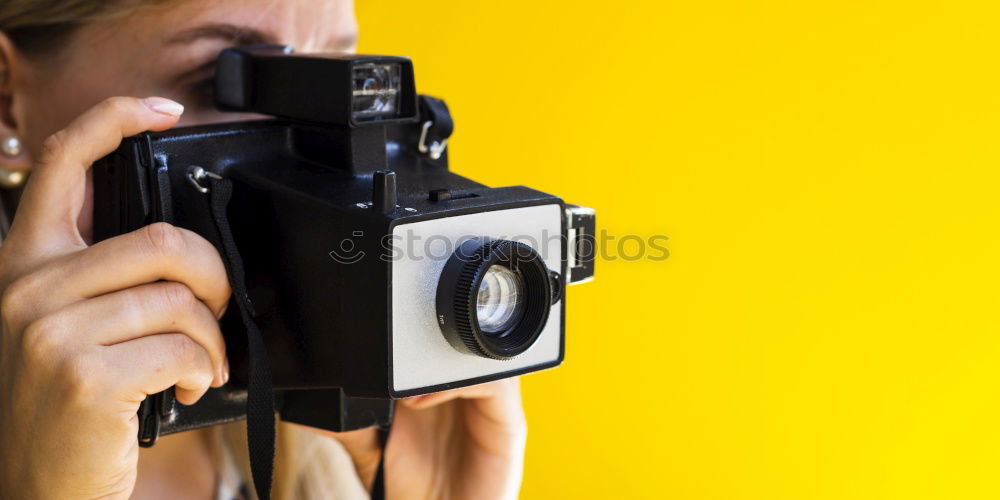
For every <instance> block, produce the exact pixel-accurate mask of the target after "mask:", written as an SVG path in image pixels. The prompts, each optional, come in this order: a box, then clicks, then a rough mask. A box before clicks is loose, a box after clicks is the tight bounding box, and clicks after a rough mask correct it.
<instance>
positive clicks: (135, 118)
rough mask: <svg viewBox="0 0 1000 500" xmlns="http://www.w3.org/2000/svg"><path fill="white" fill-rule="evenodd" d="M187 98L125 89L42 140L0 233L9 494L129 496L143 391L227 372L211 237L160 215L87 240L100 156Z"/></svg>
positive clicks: (223, 296) (2, 417) (198, 385)
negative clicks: (84, 224)
mask: <svg viewBox="0 0 1000 500" xmlns="http://www.w3.org/2000/svg"><path fill="white" fill-rule="evenodd" d="M182 109H183V108H181V107H180V105H178V104H176V103H174V102H173V101H168V100H166V99H161V98H147V99H142V100H140V99H136V98H127V97H116V98H112V99H108V100H106V101H104V102H102V103H101V104H99V105H97V106H95V107H93V108H91V109H90V110H89V111H87V112H86V113H84V114H83V115H81V116H80V117H79V118H77V119H76V120H75V121H73V123H71V124H70V125H69V126H68V127H67V128H66V129H64V130H62V131H60V132H57V133H56V134H54V135H53V136H52V137H50V138H49V139H48V140H47V141H46V142H45V146H44V148H43V149H44V151H43V152H42V154H41V155H40V157H39V158H38V161H37V163H36V165H35V167H34V168H33V170H32V175H31V179H30V181H29V182H28V185H27V186H26V188H25V192H24V195H23V197H22V199H21V203H20V206H19V208H18V212H17V215H16V217H15V219H14V222H13V227H12V228H11V231H10V234H9V235H8V238H7V239H6V240H4V241H3V244H2V245H0V290H2V292H3V298H2V302H0V314H2V319H3V324H2V328H3V331H2V339H0V497H3V498H97V497H101V498H104V497H113V498H127V497H128V496H129V494H130V493H131V492H132V489H133V486H134V484H135V475H136V462H137V458H138V444H137V432H138V419H137V416H136V411H137V409H138V408H139V404H140V402H142V400H143V399H144V398H145V397H146V395H147V394H154V393H157V392H160V391H163V390H165V389H167V388H169V387H171V386H176V394H177V399H178V401H180V402H182V403H185V404H191V403H193V402H195V401H197V400H198V399H199V398H200V397H201V396H202V395H203V394H204V393H205V391H207V390H208V388H209V387H210V386H211V387H218V386H220V385H222V384H223V383H225V382H226V380H227V379H228V376H229V375H228V364H227V362H226V359H225V345H224V343H223V339H222V335H221V332H220V331H219V325H218V321H217V319H218V317H219V316H221V314H222V312H223V310H224V308H225V305H226V303H227V302H228V300H229V295H230V289H229V284H228V280H227V278H226V271H225V268H224V266H223V263H222V261H221V259H220V257H219V254H218V252H217V251H216V250H215V247H213V246H212V244H211V243H209V242H208V241H206V240H204V239H203V238H201V237H200V236H198V235H196V234H194V233H192V232H190V231H187V230H184V229H179V228H176V227H173V226H170V225H168V224H164V223H158V224H153V225H151V226H148V227H145V228H142V229H139V230H137V231H134V232H131V233H128V234H124V235H121V236H118V237H115V238H111V239H108V240H105V241H102V242H100V243H97V244H94V245H90V246H88V244H87V243H86V241H85V239H84V237H83V236H82V235H81V233H80V230H79V229H78V221H79V220H80V215H81V212H83V210H84V207H85V206H89V205H90V204H89V203H87V202H86V201H87V196H88V194H87V191H88V190H87V170H88V169H89V167H90V165H91V163H93V162H94V161H95V160H97V159H99V158H101V157H102V156H104V155H106V154H108V153H110V152H111V151H113V150H114V149H115V148H116V147H117V146H118V144H119V143H120V142H121V139H122V138H123V137H126V136H130V135H134V134H137V133H140V132H143V131H146V130H154V131H156V130H165V129H168V128H170V127H172V126H173V125H174V124H175V123H176V122H177V119H178V117H179V115H180V112H181V111H182ZM86 217H90V215H89V214H87V215H86Z"/></svg>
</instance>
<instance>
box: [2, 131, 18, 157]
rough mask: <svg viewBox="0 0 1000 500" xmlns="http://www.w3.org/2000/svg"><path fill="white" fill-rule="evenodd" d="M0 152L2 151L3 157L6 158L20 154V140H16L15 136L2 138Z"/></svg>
mask: <svg viewBox="0 0 1000 500" xmlns="http://www.w3.org/2000/svg"><path fill="white" fill-rule="evenodd" d="M0 150H3V154H4V156H7V157H8V158H13V157H15V156H17V155H19V154H21V139H18V138H17V136H16V135H8V136H7V137H4V138H3V142H2V143H0Z"/></svg>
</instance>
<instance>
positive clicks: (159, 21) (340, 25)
mask: <svg viewBox="0 0 1000 500" xmlns="http://www.w3.org/2000/svg"><path fill="white" fill-rule="evenodd" d="M213 26H214V27H220V26H223V27H227V29H218V30H214V31H213V30H211V29H204V28H210V27H213ZM227 30H228V31H227ZM227 33H228V35H227ZM198 35H200V36H198ZM213 35H214V36H213ZM79 36H80V37H81V38H86V39H87V43H88V45H89V46H91V47H93V48H94V49H95V50H101V51H105V52H112V53H118V54H119V56H125V55H127V54H129V53H134V54H137V55H139V54H142V53H144V52H149V51H156V50H160V49H171V48H177V46H179V45H184V44H197V43H199V42H206V41H208V42H211V41H220V40H219V39H222V38H225V37H226V36H231V37H232V38H233V40H231V41H233V42H247V41H249V42H264V43H281V44H285V45H292V46H293V47H294V48H295V49H296V51H299V52H318V51H331V50H350V49H353V44H354V40H355V39H356V37H357V26H356V24H355V20H354V7H353V2H352V1H351V0H207V1H206V0H167V1H165V2H159V3H155V4H152V5H149V6H139V7H137V8H136V9H135V10H133V11H131V12H129V13H128V14H126V15H123V16H116V17H114V18H110V19H106V20H101V21H97V22H94V23H91V24H90V25H87V26H86V27H84V28H83V29H82V30H81V31H80V33H79ZM213 39H214V40H213ZM181 42H183V43H181Z"/></svg>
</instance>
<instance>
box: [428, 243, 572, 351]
mask: <svg viewBox="0 0 1000 500" xmlns="http://www.w3.org/2000/svg"><path fill="white" fill-rule="evenodd" d="M553 276H555V277H556V278H555V279H553ZM561 283H562V281H561V279H559V278H558V274H556V273H554V272H552V271H549V269H548V268H547V267H546V266H545V261H544V260H543V259H542V257H541V256H540V255H538V252H536V251H535V250H534V249H532V248H531V247H530V246H528V245H525V244H523V243H519V242H514V241H506V240H486V241H477V240H470V241H466V242H465V243H462V244H461V245H460V246H459V247H458V249H457V250H455V253H454V254H453V255H452V256H451V259H449V260H448V262H447V263H446V264H445V267H444V270H443V271H442V273H441V279H440V281H438V291H437V313H438V323H439V324H440V326H441V331H442V332H443V333H444V335H445V338H447V339H448V342H450V343H451V345H453V346H454V347H455V348H456V349H458V350H460V351H463V352H468V353H472V354H476V355H479V356H483V357H487V358H493V359H510V358H513V357H515V356H517V355H519V354H521V353H523V352H524V351H526V350H528V348H530V347H531V346H532V345H533V344H534V343H535V341H536V340H538V337H539V336H540V335H541V333H542V330H543V329H544V328H545V323H546V321H547V320H548V317H549V310H550V309H551V308H552V305H553V304H554V303H555V302H557V301H558V298H559V297H560V296H561V294H559V293H555V294H554V293H552V291H553V287H558V286H562V285H561Z"/></svg>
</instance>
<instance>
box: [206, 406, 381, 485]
mask: <svg viewBox="0 0 1000 500" xmlns="http://www.w3.org/2000/svg"><path fill="white" fill-rule="evenodd" d="M216 436H219V441H217V443H218V444H219V445H220V446H219V447H218V450H219V453H218V455H217V458H216V460H217V462H218V470H219V480H218V481H219V482H218V488H217V490H216V498H217V499H218V500H256V494H255V493H254V489H253V484H252V483H251V480H250V467H249V462H248V459H247V450H246V439H245V436H246V425H245V424H243V423H242V422H240V423H235V424H227V425H223V426H220V432H217V433H216ZM277 437H278V442H277V446H276V448H277V456H276V459H275V472H276V473H275V484H274V489H273V491H272V495H273V497H274V498H275V499H276V500H282V499H285V498H294V499H302V500H311V499H323V500H326V499H331V500H341V499H344V500H367V499H368V498H370V497H369V495H368V491H367V490H366V489H365V487H364V485H363V484H362V483H361V479H360V478H359V477H358V475H357V473H356V472H355V469H354V462H353V461H352V460H351V456H350V455H349V454H348V453H347V451H346V450H345V449H344V447H343V446H341V444H340V443H339V442H338V441H337V440H336V439H333V438H331V437H328V436H323V435H321V434H318V433H315V432H312V431H310V430H308V429H305V428H302V427H298V426H294V425H288V424H281V423H279V424H278V436H277ZM282 468H285V469H286V470H284V471H281V470H280V469H282ZM289 471H290V472H289ZM279 477H280V478H285V481H281V480H279Z"/></svg>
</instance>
